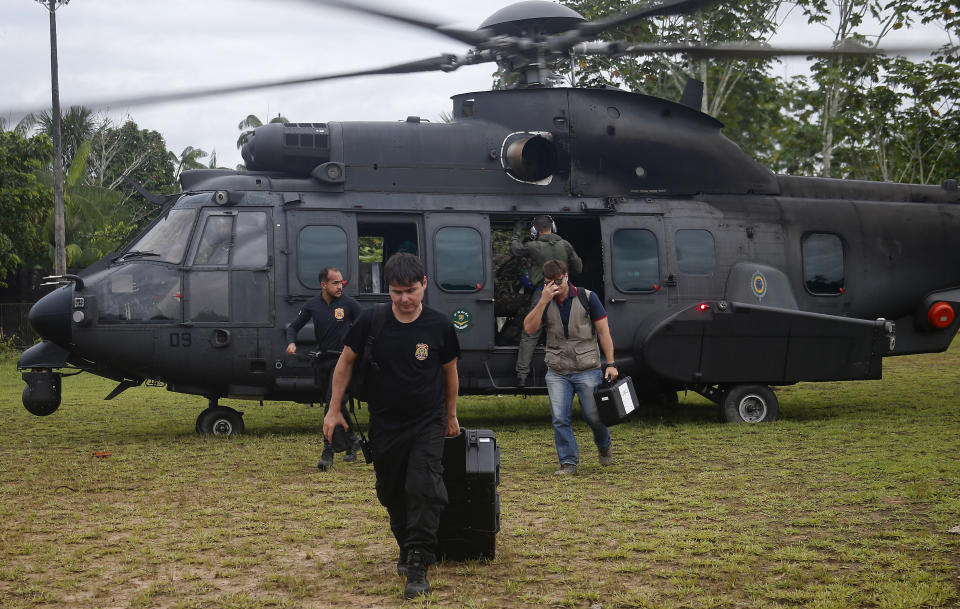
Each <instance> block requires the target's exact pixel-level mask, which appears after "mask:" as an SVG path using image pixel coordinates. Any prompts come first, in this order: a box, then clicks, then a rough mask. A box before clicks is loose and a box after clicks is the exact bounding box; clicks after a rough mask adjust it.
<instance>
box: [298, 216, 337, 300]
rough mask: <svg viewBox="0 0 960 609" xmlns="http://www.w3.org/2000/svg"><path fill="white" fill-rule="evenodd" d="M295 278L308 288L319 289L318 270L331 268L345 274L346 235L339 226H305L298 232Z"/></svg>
mask: <svg viewBox="0 0 960 609" xmlns="http://www.w3.org/2000/svg"><path fill="white" fill-rule="evenodd" d="M297 265H298V266H297V276H298V277H299V278H300V283H302V284H303V285H305V286H306V287H308V288H312V289H315V290H319V289H320V279H319V278H318V275H319V273H320V269H323V268H326V267H328V266H333V267H336V268H338V269H341V270H342V272H343V273H344V274H346V272H347V270H346V269H347V233H345V232H343V229H342V228H340V227H339V226H305V227H303V229H302V230H301V231H300V240H299V246H298V251H297Z"/></svg>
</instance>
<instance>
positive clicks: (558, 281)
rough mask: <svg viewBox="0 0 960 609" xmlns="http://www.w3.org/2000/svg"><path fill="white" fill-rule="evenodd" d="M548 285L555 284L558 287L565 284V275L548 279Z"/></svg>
mask: <svg viewBox="0 0 960 609" xmlns="http://www.w3.org/2000/svg"><path fill="white" fill-rule="evenodd" d="M546 285H548V286H550V285H555V286H557V287H558V288H559V287H560V286H562V285H563V277H557V278H556V279H548V280H547V283H546Z"/></svg>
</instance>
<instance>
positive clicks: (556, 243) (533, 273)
mask: <svg viewBox="0 0 960 609" xmlns="http://www.w3.org/2000/svg"><path fill="white" fill-rule="evenodd" d="M554 228H555V226H554V224H553V218H551V217H550V216H546V215H542V216H536V217H535V218H534V219H533V225H532V227H531V229H530V232H531V234H532V235H533V237H534V239H533V241H527V242H526V243H523V241H522V238H521V232H522V230H523V220H517V222H516V224H514V225H513V238H512V239H511V240H510V253H511V254H513V255H514V256H521V257H523V258H525V259H527V261H528V262H529V264H530V283H531V284H532V285H533V286H535V287H536V288H537V290H538V292H539V290H540V289H541V288H542V286H543V265H544V264H545V263H546V262H548V261H550V260H559V261H561V262H563V263H564V264H565V265H566V266H567V268H568V269H569V270H570V272H572V273H574V274H579V273H580V272H581V271H583V261H582V260H581V259H580V256H578V255H577V252H576V251H575V250H574V249H573V246H572V245H570V242H569V241H567V240H566V239H564V238H562V237H561V236H560V235H558V234H556V233H555V232H554ZM538 299H539V296H538V295H537V293H534V295H533V299H532V301H533V302H536V301H537V300H538ZM541 333H542V329H541V328H537V330H536V331H535V332H534V333H533V334H528V333H527V331H526V330H524V332H523V335H522V336H521V337H520V348H519V349H518V350H517V366H516V373H517V387H521V388H523V387H526V385H527V375H528V374H529V373H530V360H531V359H533V350H534V348H535V347H536V346H537V341H538V340H540V334H541Z"/></svg>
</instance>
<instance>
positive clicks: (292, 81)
mask: <svg viewBox="0 0 960 609" xmlns="http://www.w3.org/2000/svg"><path fill="white" fill-rule="evenodd" d="M493 60H494V58H493V57H492V55H490V54H488V53H471V54H469V55H466V56H457V55H452V54H445V55H440V56H439V57H431V58H428V59H420V60H416V61H410V62H406V63H400V64H396V65H392V66H385V67H382V68H372V69H369V70H357V71H355V72H341V73H339V74H322V75H316V76H303V77H300V78H288V79H283V80H268V81H264V82H258V83H245V84H239V85H226V86H221V87H210V88H207V89H194V90H192V91H177V92H173V93H145V94H143V95H135V96H131V97H117V98H112V99H101V100H88V101H77V102H74V101H70V100H65V101H64V102H63V105H64V106H68V105H82V106H84V107H86V108H90V109H91V110H99V109H104V108H109V107H111V106H119V107H124V108H127V107H136V106H148V105H152V104H159V103H165V102H177V101H185V100H190V99H199V98H203V97H213V96H216V95H230V94H233V93H244V92H247V91H257V90H261V89H272V88H276V87H288V86H292V85H304V84H310V83H315V82H323V81H329V80H338V79H341V78H353V77H356V76H373V75H381V74H412V73H416V72H452V71H454V70H456V69H457V68H459V67H460V66H462V65H470V64H476V63H483V62H486V61H493ZM41 110H42V108H39V109H38V108H12V109H5V108H0V114H7V113H9V114H12V115H13V116H20V115H26V114H29V113H31V112H39V111H41Z"/></svg>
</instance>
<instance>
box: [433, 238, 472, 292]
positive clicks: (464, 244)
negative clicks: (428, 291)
mask: <svg viewBox="0 0 960 609" xmlns="http://www.w3.org/2000/svg"><path fill="white" fill-rule="evenodd" d="M435 248H436V256H435V259H436V261H437V271H436V274H437V283H438V284H440V287H441V288H442V289H443V290H445V291H448V292H476V291H478V290H480V289H481V288H482V287H483V238H482V237H481V236H480V233H479V232H478V231H477V229H475V228H468V227H460V226H447V227H444V228H441V229H440V230H438V231H437V234H436V237H435Z"/></svg>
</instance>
